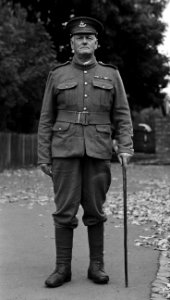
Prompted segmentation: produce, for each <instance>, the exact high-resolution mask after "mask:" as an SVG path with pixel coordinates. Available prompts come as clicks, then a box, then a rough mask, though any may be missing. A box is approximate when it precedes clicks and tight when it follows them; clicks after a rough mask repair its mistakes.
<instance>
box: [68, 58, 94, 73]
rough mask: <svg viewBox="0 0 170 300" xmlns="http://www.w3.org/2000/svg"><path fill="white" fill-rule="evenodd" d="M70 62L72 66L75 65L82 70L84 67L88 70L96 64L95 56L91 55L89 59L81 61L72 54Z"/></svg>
mask: <svg viewBox="0 0 170 300" xmlns="http://www.w3.org/2000/svg"><path fill="white" fill-rule="evenodd" d="M72 64H73V66H75V67H76V68H78V69H80V70H84V69H86V70H88V69H91V68H94V67H95V66H96V65H97V60H96V58H95V56H93V57H92V58H91V59H90V60H89V61H87V62H84V63H83V62H82V61H81V60H80V59H78V57H76V56H75V55H74V56H73V60H72Z"/></svg>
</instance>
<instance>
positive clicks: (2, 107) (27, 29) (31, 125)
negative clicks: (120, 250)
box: [0, 0, 56, 133]
mask: <svg viewBox="0 0 170 300" xmlns="http://www.w3.org/2000/svg"><path fill="white" fill-rule="evenodd" d="M55 58H56V52H55V50H54V46H53V43H52V41H51V38H50V36H49V34H48V33H47V32H46V30H45V28H44V26H43V25H42V23H41V22H40V21H37V22H36V23H30V22H28V21H27V12H26V10H25V9H23V8H21V7H20V6H19V5H15V6H14V7H13V8H12V6H11V4H9V3H6V2H5V1H2V0H0V130H1V131H6V130H10V131H16V132H26V133H27V132H33V131H36V129H37V122H38V118H39V112H40V107H41V101H42V96H43V91H44V85H45V81H46V78H47V74H48V71H49V69H50V68H51V66H52V64H53V63H54V61H55Z"/></svg>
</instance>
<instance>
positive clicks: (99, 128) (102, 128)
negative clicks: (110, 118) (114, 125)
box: [96, 125, 111, 133]
mask: <svg viewBox="0 0 170 300" xmlns="http://www.w3.org/2000/svg"><path fill="white" fill-rule="evenodd" d="M96 130H97V131H99V132H104V133H110V132H111V129H110V126H109V125H96Z"/></svg>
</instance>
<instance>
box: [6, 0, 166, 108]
mask: <svg viewBox="0 0 170 300" xmlns="http://www.w3.org/2000/svg"><path fill="white" fill-rule="evenodd" d="M12 2H13V3H15V2H20V3H21V4H22V5H23V6H24V7H26V9H27V11H28V17H29V20H32V21H34V22H35V21H36V20H37V18H38V17H40V18H41V20H43V22H44V24H45V26H46V28H47V30H48V32H49V33H50V35H51V36H52V39H53V41H54V43H55V46H56V50H57V56H58V60H59V61H61V62H62V61H65V60H68V59H69V58H70V53H71V52H70V47H69V41H68V39H66V38H65V37H64V34H63V33H64V24H65V23H66V22H67V21H68V20H69V19H70V18H71V17H72V16H78V15H88V16H92V17H96V18H98V19H99V20H100V21H102V22H103V24H104V26H105V29H106V33H105V35H104V36H103V38H102V39H100V45H101V47H100V48H99V49H98V52H97V58H98V59H100V60H102V61H104V62H108V63H112V64H116V65H117V66H118V68H119V70H120V72H121V75H122V77H123V80H124V83H125V87H126V91H127V94H128V96H129V102H130V105H131V108H133V109H134V108H138V109H140V108H142V107H149V106H151V105H152V106H153V107H155V106H159V105H161V103H162V101H163V99H164V96H165V95H164V94H163V93H162V89H163V88H164V87H166V85H167V82H168V80H167V75H168V74H170V69H169V66H168V58H167V57H166V56H165V55H162V54H161V53H159V51H158V46H159V45H160V44H161V43H162V42H163V36H164V31H165V27H166V24H164V23H163V22H162V20H161V17H162V12H163V10H164V8H165V7H166V4H167V2H168V0H107V1H106V0H53V1H52V0H51V1H48V3H46V2H45V1H41V0H29V1H25V0H13V1H12Z"/></svg>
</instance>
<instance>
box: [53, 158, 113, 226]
mask: <svg viewBox="0 0 170 300" xmlns="http://www.w3.org/2000/svg"><path fill="white" fill-rule="evenodd" d="M52 172H53V186H54V195H55V198H54V201H55V205H56V211H55V212H54V213H53V218H54V224H55V226H57V227H71V228H75V227H77V225H78V218H77V216H76V215H77V212H78V208H79V206H80V205H81V206H82V207H83V212H84V213H83V218H82V220H83V222H84V225H86V226H91V225H95V224H97V223H99V222H105V221H106V219H107V218H106V215H105V213H104V211H103V204H104V202H105V200H106V193H107V191H108V189H109V186H110V183H111V172H110V161H109V160H102V159H96V158H91V157H88V156H84V157H82V158H54V159H53V163H52Z"/></svg>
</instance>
